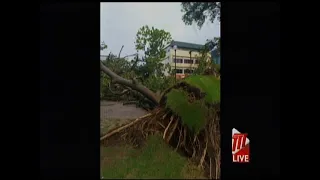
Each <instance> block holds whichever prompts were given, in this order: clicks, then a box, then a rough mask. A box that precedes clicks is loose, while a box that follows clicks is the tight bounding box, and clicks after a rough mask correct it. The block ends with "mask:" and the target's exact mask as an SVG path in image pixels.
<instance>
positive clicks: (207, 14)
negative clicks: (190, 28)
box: [181, 2, 221, 28]
mask: <svg viewBox="0 0 320 180" xmlns="http://www.w3.org/2000/svg"><path fill="white" fill-rule="evenodd" d="M181 5H182V10H181V11H182V12H183V13H184V14H183V16H182V20H183V22H184V23H185V24H187V25H191V24H192V23H193V22H195V23H197V25H198V27H199V28H201V27H202V25H203V23H204V22H205V21H206V19H207V18H209V20H210V21H211V22H212V23H213V22H214V20H215V19H216V18H217V19H218V20H219V21H220V8H221V3H220V2H183V3H182V4H181Z"/></svg>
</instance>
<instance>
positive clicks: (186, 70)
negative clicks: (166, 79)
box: [184, 69, 193, 74]
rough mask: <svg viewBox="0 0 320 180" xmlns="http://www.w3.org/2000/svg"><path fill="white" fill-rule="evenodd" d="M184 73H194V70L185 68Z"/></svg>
mask: <svg viewBox="0 0 320 180" xmlns="http://www.w3.org/2000/svg"><path fill="white" fill-rule="evenodd" d="M184 73H185V74H192V73H193V70H192V69H185V70H184Z"/></svg>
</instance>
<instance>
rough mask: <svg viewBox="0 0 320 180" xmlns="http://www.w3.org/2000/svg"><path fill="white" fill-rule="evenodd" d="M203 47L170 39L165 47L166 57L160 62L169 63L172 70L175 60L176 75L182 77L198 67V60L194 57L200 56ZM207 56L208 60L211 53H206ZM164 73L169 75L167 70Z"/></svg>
mask: <svg viewBox="0 0 320 180" xmlns="http://www.w3.org/2000/svg"><path fill="white" fill-rule="evenodd" d="M175 47H176V49H175ZM203 48H204V45H200V44H193V43H187V42H180V41H172V42H171V43H170V44H169V45H168V46H167V47H166V57H165V59H164V60H163V61H162V63H163V64H169V65H170V66H171V70H174V69H175V62H177V63H176V68H177V69H176V72H177V73H176V75H177V77H178V78H184V77H185V76H186V75H188V74H192V73H193V71H194V69H195V68H197V67H198V64H199V62H198V60H197V59H196V57H197V56H198V57H199V56H201V54H200V50H202V49H203ZM208 57H209V58H208V61H210V60H211V53H208ZM175 58H176V59H175ZM165 75H167V76H168V75H169V73H168V71H166V72H165Z"/></svg>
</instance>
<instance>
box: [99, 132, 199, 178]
mask: <svg viewBox="0 0 320 180" xmlns="http://www.w3.org/2000/svg"><path fill="white" fill-rule="evenodd" d="M100 154H101V176H102V177H103V178H128V179H130V178H171V179H172V178H176V179H177V178H179V179H180V178H185V179H186V178H188V179H195V178H201V179H204V178H205V177H204V176H203V171H201V170H199V169H198V168H197V167H196V166H194V165H192V164H191V163H189V162H188V160H187V159H186V158H184V157H182V156H181V155H179V154H178V153H176V152H174V151H173V150H172V148H170V147H169V146H167V145H166V144H165V143H164V141H163V140H162V138H161V137H160V136H151V137H150V138H149V139H148V140H147V143H146V145H145V146H144V147H142V148H141V149H134V148H132V147H130V146H125V145H123V146H119V147H117V146H115V147H101V153H100Z"/></svg>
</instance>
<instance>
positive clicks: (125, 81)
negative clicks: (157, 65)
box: [100, 61, 159, 105]
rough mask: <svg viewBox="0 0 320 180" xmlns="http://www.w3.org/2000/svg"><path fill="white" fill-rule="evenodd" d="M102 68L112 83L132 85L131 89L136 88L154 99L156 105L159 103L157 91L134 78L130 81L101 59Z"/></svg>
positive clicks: (151, 99)
mask: <svg viewBox="0 0 320 180" xmlns="http://www.w3.org/2000/svg"><path fill="white" fill-rule="evenodd" d="M100 69H101V71H103V72H104V73H106V74H107V75H108V76H109V77H110V78H111V79H112V81H111V82H112V83H114V84H121V85H124V86H127V87H130V88H131V89H133V90H136V91H138V92H139V93H141V94H143V95H144V96H145V97H146V98H148V99H149V100H150V101H152V102H153V103H154V104H155V105H158V104H159V100H158V98H157V97H156V95H155V93H154V92H152V91H151V90H150V89H148V88H147V87H145V86H143V85H141V84H139V83H138V82H136V81H134V80H132V81H130V80H128V79H125V78H123V77H121V76H119V75H117V74H116V73H114V72H113V71H112V70H111V69H109V68H108V67H106V66H105V65H104V64H103V63H102V62H101V61H100Z"/></svg>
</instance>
